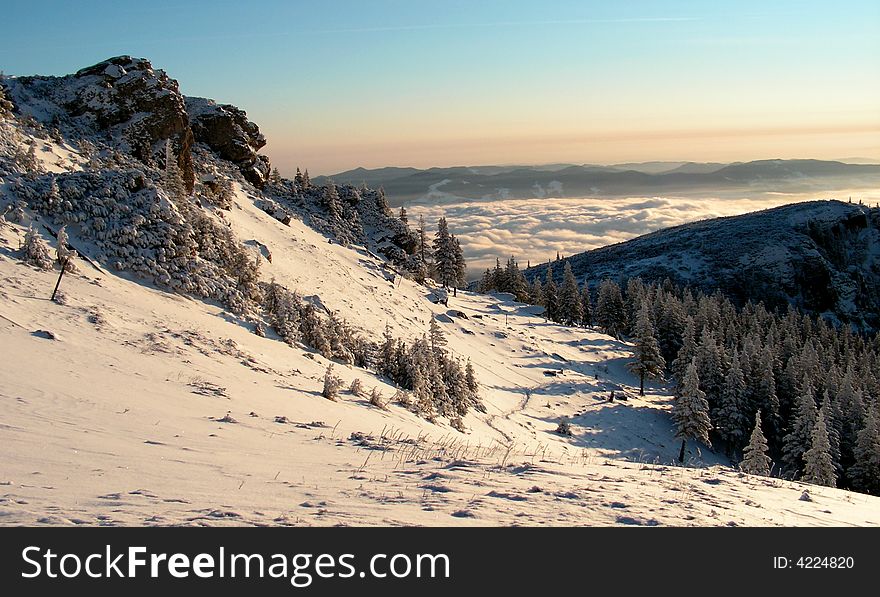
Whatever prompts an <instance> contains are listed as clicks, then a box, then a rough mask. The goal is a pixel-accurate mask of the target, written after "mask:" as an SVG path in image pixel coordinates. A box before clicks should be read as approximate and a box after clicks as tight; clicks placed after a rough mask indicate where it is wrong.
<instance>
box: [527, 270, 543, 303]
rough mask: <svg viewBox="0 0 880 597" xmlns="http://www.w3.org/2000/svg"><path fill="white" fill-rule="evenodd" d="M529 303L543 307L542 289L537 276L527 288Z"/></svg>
mask: <svg viewBox="0 0 880 597" xmlns="http://www.w3.org/2000/svg"><path fill="white" fill-rule="evenodd" d="M529 302H530V303H531V304H533V305H539V306H542V307H543V306H544V287H543V286H542V285H541V278H539V277H538V276H535V279H534V280H532V285H531V287H530V288H529Z"/></svg>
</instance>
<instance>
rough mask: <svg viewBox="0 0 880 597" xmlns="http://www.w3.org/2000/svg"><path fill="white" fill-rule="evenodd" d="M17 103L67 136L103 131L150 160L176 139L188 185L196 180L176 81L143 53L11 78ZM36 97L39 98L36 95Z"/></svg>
mask: <svg viewBox="0 0 880 597" xmlns="http://www.w3.org/2000/svg"><path fill="white" fill-rule="evenodd" d="M8 83H9V85H10V87H11V93H12V96H13V98H14V99H15V100H16V101H15V104H16V106H20V107H22V112H23V113H26V114H28V115H30V116H32V117H34V118H35V119H36V120H38V121H41V122H43V124H45V125H48V126H52V127H58V128H59V129H61V130H62V131H64V132H65V133H66V135H65V136H70V137H77V136H79V135H82V134H95V133H104V134H105V135H106V136H107V137H109V139H108V140H109V141H110V142H111V143H112V144H113V145H115V146H116V147H117V148H118V149H119V150H120V151H122V152H124V153H130V154H131V155H133V156H135V157H136V158H137V159H139V160H141V161H142V162H144V163H145V164H148V165H153V164H155V163H158V164H163V162H164V149H165V148H164V144H165V140H166V139H171V140H172V141H173V143H174V146H175V150H176V153H177V156H178V157H177V162H178V165H179V166H180V169H181V172H182V173H183V178H184V182H185V184H186V186H187V189H188V190H190V191H191V190H192V188H193V183H194V174H193V164H192V154H191V148H192V143H193V137H192V131H191V130H190V126H189V117H188V116H187V113H186V105H185V102H184V98H183V96H182V95H181V94H180V89H179V87H178V85H177V81H176V80H174V79H172V78H170V77H169V76H168V75H167V74H165V71H163V70H154V69H153V66H152V64H150V62H149V61H148V60H145V59H143V58H132V57H131V56H117V57H116V58H110V59H108V60H104V61H103V62H99V63H98V64H95V65H93V66H90V67H88V68H84V69H82V70H80V71H79V72H77V73H76V74H74V75H67V76H65V77H18V78H14V79H9V80H8ZM35 100H36V101H35Z"/></svg>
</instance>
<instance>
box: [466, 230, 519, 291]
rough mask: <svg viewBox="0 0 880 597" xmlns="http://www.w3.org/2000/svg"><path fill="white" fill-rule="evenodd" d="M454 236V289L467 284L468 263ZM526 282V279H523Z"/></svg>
mask: <svg viewBox="0 0 880 597" xmlns="http://www.w3.org/2000/svg"><path fill="white" fill-rule="evenodd" d="M451 236H452V263H453V270H454V272H455V282H454V284H453V288H456V289H457V288H459V287H461V286H464V285H465V284H466V283H467V262H466V261H465V258H464V251H462V250H461V244H460V243H459V242H458V239H457V238H456V237H455V235H454V234H453V235H451ZM523 281H525V278H523Z"/></svg>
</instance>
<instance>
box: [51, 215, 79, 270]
mask: <svg viewBox="0 0 880 597" xmlns="http://www.w3.org/2000/svg"><path fill="white" fill-rule="evenodd" d="M57 240H58V246H57V247H56V249H55V259H56V260H57V261H58V265H59V266H61V267H63V268H64V271H66V272H68V273H71V272H75V271H76V264H75V263H74V261H73V260H74V259H76V257H77V254H76V251H74V250H73V249H71V248H70V244H69V243H70V239H69V238H68V237H67V226H62V227H61V228H59V229H58V237H57Z"/></svg>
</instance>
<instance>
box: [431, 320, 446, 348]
mask: <svg viewBox="0 0 880 597" xmlns="http://www.w3.org/2000/svg"><path fill="white" fill-rule="evenodd" d="M428 338H429V340H430V342H431V350H433V351H434V354H435V355H438V356H439V355H442V354H443V352H444V351H445V348H444V346H446V337H445V336H444V335H443V330H441V329H440V326H439V325H437V318H436V317H431V325H430V329H429V330H428Z"/></svg>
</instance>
